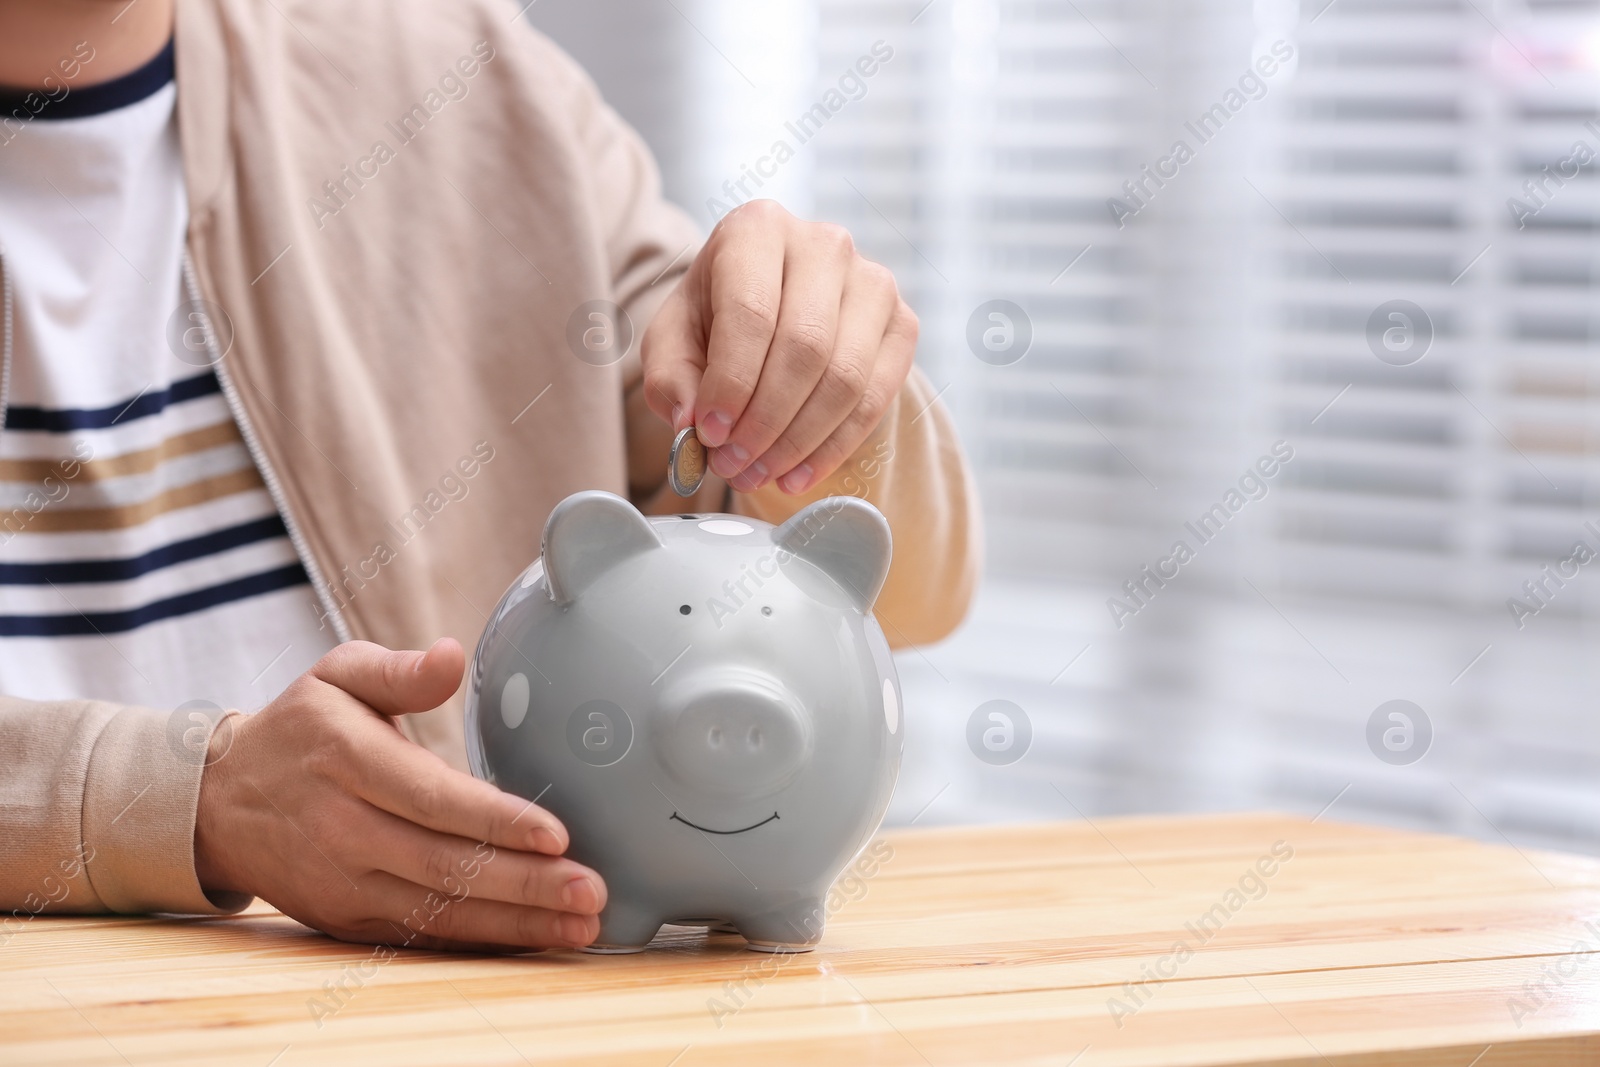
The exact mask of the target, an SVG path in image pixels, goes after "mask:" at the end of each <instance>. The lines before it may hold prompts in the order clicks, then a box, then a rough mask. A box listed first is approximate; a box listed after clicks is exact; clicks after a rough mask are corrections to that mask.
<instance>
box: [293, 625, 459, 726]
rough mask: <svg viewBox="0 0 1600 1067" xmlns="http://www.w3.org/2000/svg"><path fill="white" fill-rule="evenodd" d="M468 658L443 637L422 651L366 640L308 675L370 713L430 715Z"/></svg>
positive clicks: (450, 689)
mask: <svg viewBox="0 0 1600 1067" xmlns="http://www.w3.org/2000/svg"><path fill="white" fill-rule="evenodd" d="M465 668H466V655H465V653H463V652H462V651H461V644H460V642H458V641H456V640H455V639H454V638H451V637H442V638H440V639H439V640H438V641H435V642H434V643H433V647H432V648H430V649H428V651H426V652H409V651H391V650H390V649H387V648H384V647H383V646H382V645H375V644H373V643H372V642H370V641H347V642H345V643H344V644H342V645H340V646H339V647H338V648H335V649H334V650H333V651H332V652H329V653H328V654H327V655H326V656H323V657H322V658H321V659H320V660H318V661H317V665H316V666H314V667H312V668H311V673H312V674H313V675H314V676H315V677H317V678H320V679H321V680H322V681H324V682H327V683H328V684H329V685H332V686H337V687H338V688H340V689H343V690H344V691H345V692H346V693H349V694H350V695H351V696H353V697H355V698H356V699H357V700H359V701H361V702H362V703H363V704H365V705H367V706H368V707H369V708H372V709H373V710H374V711H378V712H382V713H383V714H385V715H410V714H412V713H413V712H419V711H432V710H433V709H434V708H437V707H438V706H439V705H441V704H443V703H444V702H445V701H446V700H449V699H450V697H451V695H452V694H454V693H455V691H456V689H457V688H458V687H459V686H460V685H461V675H462V672H463V671H464V670H465Z"/></svg>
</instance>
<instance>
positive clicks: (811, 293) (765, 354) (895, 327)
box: [641, 200, 917, 493]
mask: <svg viewBox="0 0 1600 1067" xmlns="http://www.w3.org/2000/svg"><path fill="white" fill-rule="evenodd" d="M916 344H917V317H916V315H915V314H914V313H913V312H912V311H911V309H910V308H909V307H908V306H906V303H905V301H904V300H902V299H901V298H900V291H899V289H898V288H897V286H896V285H895V280H894V275H893V274H892V273H891V272H890V271H889V269H888V268H887V267H884V266H882V265H881V264H878V263H874V262H872V261H870V260H868V259H865V258H863V257H862V256H861V255H860V254H859V253H857V252H856V249H855V244H854V242H853V241H852V240H851V238H850V234H849V232H848V231H846V230H845V229H844V228H843V227H840V226H836V225H833V224H831V223H816V222H805V221H802V220H800V219H797V218H795V217H794V216H793V215H791V214H789V212H787V211H785V210H784V209H783V208H782V207H780V206H779V205H778V204H777V203H775V202H773V201H770V200H756V201H752V202H750V203H748V204H744V205H742V206H740V207H738V208H735V209H734V210H733V211H731V212H729V213H728V214H727V215H726V216H724V217H723V219H722V221H721V222H720V223H718V224H717V227H716V229H714V230H713V231H712V232H711V236H710V238H709V239H708V240H707V241H706V244H705V247H704V248H702V249H701V250H700V254H699V255H698V256H697V257H695V261H694V263H693V264H692V265H691V266H690V268H689V271H688V273H687V274H686V275H685V276H684V278H683V281H682V282H681V283H680V284H679V286H678V288H677V290H676V291H675V292H674V293H673V294H672V296H671V297H670V298H669V299H668V300H667V302H666V303H665V304H664V305H663V306H662V308H661V310H660V311H659V312H658V313H657V314H656V316H655V318H654V320H653V321H652V322H651V324H650V328H649V329H648V330H646V331H645V335H644V341H643V346H642V348H641V358H642V360H643V363H644V379H645V395H646V397H647V399H648V402H649V405H650V409H651V410H652V411H654V412H655V413H656V414H657V415H658V416H660V417H661V418H662V419H665V420H666V421H668V422H670V423H671V424H672V427H673V430H674V431H677V432H678V433H680V434H681V433H682V431H683V430H684V429H686V428H688V427H691V426H692V427H694V428H695V434H696V435H697V436H698V439H699V441H700V442H702V443H703V444H704V445H705V446H706V447H707V449H708V451H709V465H710V468H711V470H712V471H713V472H715V473H716V474H718V475H719V476H721V477H723V478H726V479H728V481H729V483H730V484H731V485H732V486H733V487H734V488H735V489H737V490H739V491H740V492H753V491H754V490H756V489H759V488H761V487H762V486H764V485H767V484H768V483H771V482H776V483H777V485H778V488H780V489H782V490H783V491H784V492H786V493H802V492H804V491H805V490H807V489H809V488H810V487H811V486H813V485H815V484H816V483H817V482H818V481H820V480H822V479H823V478H826V477H827V476H828V475H830V474H832V473H833V472H834V471H835V470H837V469H838V467H839V466H840V465H841V464H842V463H843V462H844V461H845V459H847V458H848V457H849V456H850V454H851V453H853V452H854V451H855V450H856V449H857V448H858V447H860V445H861V443H862V442H863V441H865V440H866V439H867V436H868V435H869V434H870V433H871V432H872V431H873V430H874V429H875V428H876V427H877V425H878V422H879V421H880V420H881V419H882V418H883V415H884V412H886V411H887V410H888V408H889V404H890V403H891V402H892V401H893V400H894V397H895V394H896V393H898V392H899V390H900V386H901V385H902V384H903V383H904V382H905V379H906V375H907V374H908V373H910V370H911V362H912V357H913V355H914V354H915V352H916Z"/></svg>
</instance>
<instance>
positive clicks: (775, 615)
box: [466, 492, 904, 952]
mask: <svg viewBox="0 0 1600 1067" xmlns="http://www.w3.org/2000/svg"><path fill="white" fill-rule="evenodd" d="M889 557H890V536H889V527H888V523H887V522H885V521H884V518H883V516H882V515H880V514H879V513H878V511H877V510H876V509H875V508H873V507H872V506H871V505H870V504H868V503H866V502H865V501H862V500H858V499H856V498H853V497H832V498H829V499H827V500H822V501H818V502H817V503H815V504H812V505H810V506H809V507H807V508H805V509H803V510H802V511H800V512H799V513H798V514H797V515H795V516H794V517H793V518H792V519H790V520H789V521H788V522H786V523H784V524H783V525H781V526H772V525H770V524H768V523H764V522H761V521H759V520H757V519H752V518H747V517H743V516H732V515H679V516H671V517H666V518H646V517H645V516H644V515H642V514H641V513H640V512H639V511H638V510H636V509H635V508H634V507H633V506H632V505H631V504H629V503H628V502H627V501H625V500H623V499H622V498H620V497H617V496H614V495H612V494H610V493H603V492H584V493H578V494H576V495H574V496H571V497H568V498H567V499H566V500H564V501H562V502H561V503H560V504H559V505H557V506H556V508H555V509H554V510H553V511H552V512H551V514H550V519H549V521H548V522H547V523H546V525H545V530H544V538H543V543H542V545H541V552H540V558H539V560H538V561H537V563H536V565H535V566H532V567H530V568H529V569H528V570H527V571H525V572H524V573H523V575H519V576H518V579H517V580H516V581H515V582H513V584H512V588H511V589H510V590H508V591H507V594H506V596H505V597H504V598H503V599H502V600H501V603H500V605H499V606H498V607H497V609H496V611H495V613H494V615H493V616H492V617H493V619H494V625H493V626H491V627H489V628H488V629H487V630H486V632H485V633H484V635H483V638H482V639H481V640H480V641H479V643H478V649H477V653H476V655H475V656H474V657H473V662H472V670H471V674H470V682H469V688H468V694H467V724H466V725H467V750H468V758H469V761H470V763H471V766H472V770H473V773H474V774H476V775H477V776H478V777H480V778H483V779H485V780H489V781H493V782H495V783H496V784H497V785H498V786H499V787H500V788H501V789H505V790H507V791H509V792H512V793H515V794H518V795H520V796H523V797H526V798H528V799H529V800H533V799H535V798H538V803H539V804H540V805H541V806H543V807H546V808H548V809H550V811H551V812H552V813H553V814H555V815H556V816H557V817H558V818H559V819H561V821H562V822H563V824H565V826H566V827H567V830H568V833H569V834H570V837H571V846H570V848H569V849H568V853H567V854H568V855H569V856H571V857H572V858H573V859H575V860H577V861H578V862H580V863H584V864H587V865H588V866H591V867H593V868H594V869H595V870H597V871H598V872H599V873H600V875H601V877H603V878H604V879H605V881H606V888H607V904H606V909H605V911H604V912H602V914H601V916H600V936H599V938H598V939H597V940H596V942H595V945H594V946H593V950H594V951H610V952H628V951H637V950H639V949H641V948H643V947H644V946H645V945H646V944H648V943H649V941H650V939H651V938H652V937H654V936H655V933H656V931H657V930H658V929H659V928H660V927H661V926H662V925H663V924H665V923H686V924H704V925H708V926H719V927H721V926H724V924H725V925H726V927H730V928H732V929H734V930H737V931H738V932H739V933H740V934H742V935H743V936H744V938H745V940H746V942H747V943H748V944H749V946H750V947H752V948H756V949H762V950H766V951H802V950H805V949H808V948H810V947H812V946H813V945H815V944H816V942H817V941H818V940H819V939H820V938H821V936H822V929H823V922H824V920H825V918H826V916H827V906H826V899H827V893H828V890H829V887H830V886H831V885H832V883H833V881H834V879H835V878H836V877H837V876H838V875H839V873H840V872H841V871H842V870H844V868H845V867H846V866H847V865H848V864H849V863H850V861H851V860H852V859H854V858H855V856H856V854H857V853H858V852H859V851H860V849H861V848H862V847H863V846H864V845H865V844H866V843H867V841H868V839H869V838H870V837H871V836H872V834H873V833H874V832H875V831H876V830H877V828H878V825H879V823H880V822H881V821H882V819H883V814H884V811H885V810H886V809H887V808H888V805H889V797H890V794H891V793H892V792H893V791H894V783H895V777H896V775H897V774H898V773H899V769H900V756H901V747H902V738H903V735H904V730H903V729H902V725H903V719H904V715H903V710H904V709H903V704H902V701H901V697H900V683H899V679H898V678H897V677H896V675H895V671H894V661H893V659H892V658H891V657H890V655H889V646H888V643H887V641H885V639H884V636H883V631H882V630H881V629H880V628H879V626H878V624H877V621H876V620H875V619H874V618H873V616H872V606H873V603H874V601H875V600H876V598H877V596H878V592H879V590H880V589H881V588H882V587H883V581H884V578H885V576H886V575H887V573H888V569H889Z"/></svg>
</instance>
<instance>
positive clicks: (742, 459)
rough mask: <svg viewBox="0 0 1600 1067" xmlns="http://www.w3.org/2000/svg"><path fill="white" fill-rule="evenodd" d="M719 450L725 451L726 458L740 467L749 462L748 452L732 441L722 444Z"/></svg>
mask: <svg viewBox="0 0 1600 1067" xmlns="http://www.w3.org/2000/svg"><path fill="white" fill-rule="evenodd" d="M719 451H722V452H726V453H727V454H728V458H729V459H731V460H733V462H734V463H736V464H737V465H739V466H741V467H742V466H744V465H745V464H746V463H749V462H750V453H749V452H747V451H745V450H744V449H743V448H742V447H740V446H739V445H737V444H735V443H734V442H732V441H729V442H728V443H727V444H725V445H723V446H722V448H721V449H720V450H719Z"/></svg>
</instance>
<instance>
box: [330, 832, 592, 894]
mask: <svg viewBox="0 0 1600 1067" xmlns="http://www.w3.org/2000/svg"><path fill="white" fill-rule="evenodd" d="M368 810H369V811H370V812H371V814H372V816H373V818H372V820H371V823H370V825H369V826H367V827H364V832H363V833H362V835H361V838H360V840H359V841H358V842H357V843H356V844H355V845H354V846H353V848H352V850H351V854H352V858H353V859H355V860H356V861H358V862H362V863H365V864H366V865H368V866H369V867H371V868H373V869H375V870H380V871H387V872H388V873H390V874H392V875H394V876H396V877H397V878H403V879H405V880H406V881H408V882H415V883H416V884H417V885H421V886H426V887H427V888H429V889H433V890H436V891H438V892H440V893H444V894H446V895H449V896H453V897H459V896H472V897H477V898H479V899H482V900H499V901H504V902H505V903H508V904H521V905H524V906H527V907H538V908H548V909H550V910H551V911H568V912H573V913H575V914H580V915H596V914H598V913H599V912H600V909H601V908H604V907H605V903H606V890H605V882H604V881H602V880H601V878H600V876H599V875H598V874H596V873H595V872H594V871H592V870H590V869H589V868H587V867H585V866H583V865H582V864H580V863H575V862H573V861H572V860H569V859H558V858H553V857H550V856H540V855H534V854H530V853H527V852H521V851H518V850H516V849H513V848H495V847H494V846H492V845H488V844H484V843H482V842H477V841H469V840H467V839H466V838H464V837H456V836H453V835H451V834H441V833H438V832H437V831H434V830H428V829H424V828H422V827H420V826H416V825H414V824H412V823H408V822H405V821H404V820H402V819H399V818H397V817H395V816H393V815H390V814H389V813H387V812H381V811H372V809H368Z"/></svg>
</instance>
